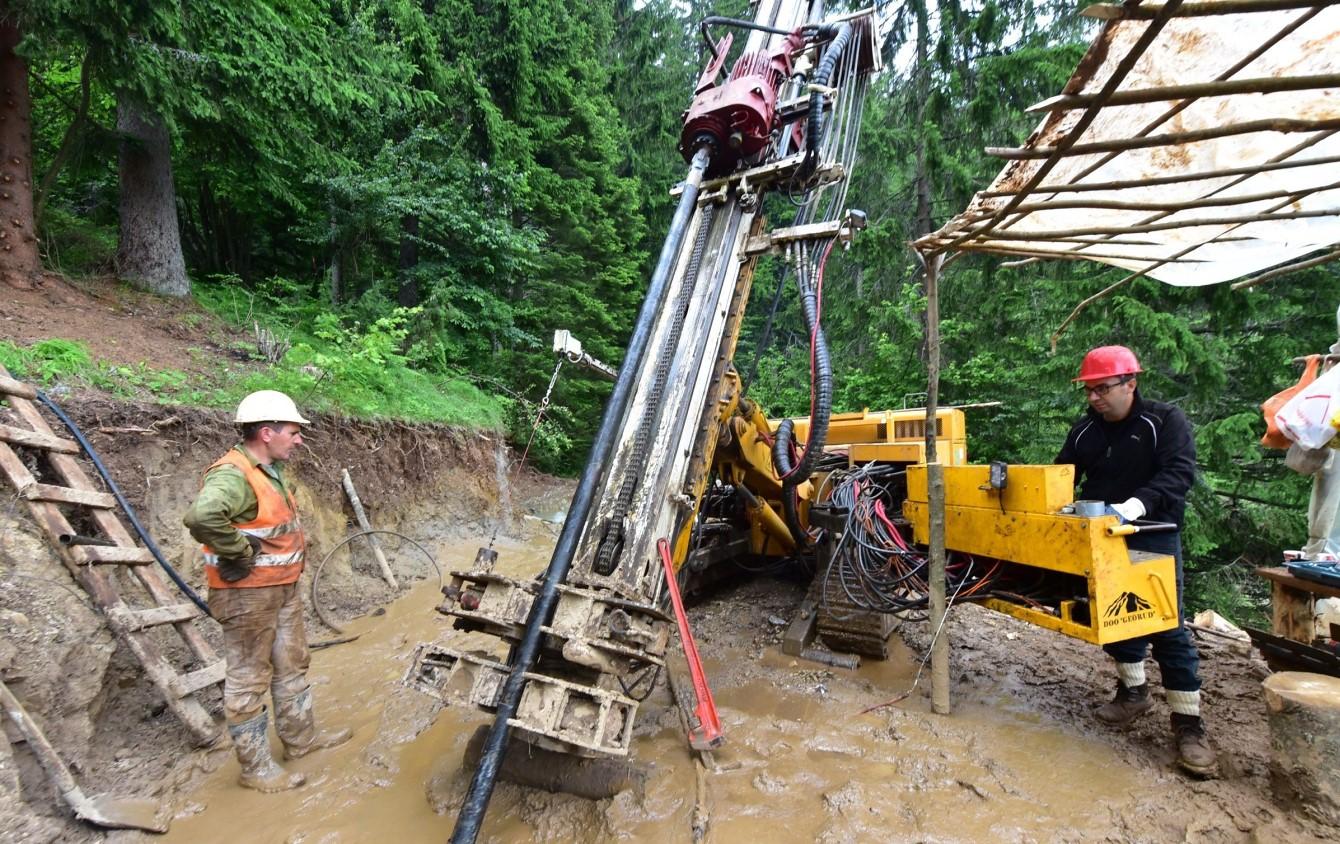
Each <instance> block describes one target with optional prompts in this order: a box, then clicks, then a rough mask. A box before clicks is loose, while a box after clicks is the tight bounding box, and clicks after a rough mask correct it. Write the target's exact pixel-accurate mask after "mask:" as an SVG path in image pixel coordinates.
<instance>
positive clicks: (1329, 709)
mask: <svg viewBox="0 0 1340 844" xmlns="http://www.w3.org/2000/svg"><path fill="white" fill-rule="evenodd" d="M1264 685H1265V694H1266V712H1267V715H1268V720H1269V722H1270V786H1271V790H1272V791H1274V792H1275V799H1276V800H1278V801H1279V802H1280V804H1281V805H1283V806H1284V807H1285V808H1287V809H1290V810H1298V809H1301V810H1302V812H1303V814H1305V815H1308V816H1310V817H1312V818H1313V819H1315V820H1318V821H1321V822H1322V823H1326V824H1330V825H1332V826H1337V827H1340V679H1336V678H1335V677H1326V676H1324V675H1321V674H1307V673H1304V672H1301V671H1281V672H1280V673H1278V674H1271V675H1270V676H1269V677H1267V678H1266V680H1265V684H1264Z"/></svg>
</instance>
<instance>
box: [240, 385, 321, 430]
mask: <svg viewBox="0 0 1340 844" xmlns="http://www.w3.org/2000/svg"><path fill="white" fill-rule="evenodd" d="M233 421H234V422H236V423H237V424H238V425H246V424H248V423H250V422H297V423H298V424H299V425H310V424H311V420H309V419H304V418H303V417H302V414H301V413H299V412H298V406H297V405H295V404H294V403H293V399H291V398H289V397H288V396H286V395H284V394H283V393H281V392H279V391H278V390H257V391H256V392H254V393H252V394H251V395H249V396H247V397H246V398H244V399H242V401H241V402H239V403H238V405H237V418H236V419H234V420H233Z"/></svg>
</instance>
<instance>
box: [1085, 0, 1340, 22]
mask: <svg viewBox="0 0 1340 844" xmlns="http://www.w3.org/2000/svg"><path fill="white" fill-rule="evenodd" d="M1321 5H1324V3H1323V0H1208V1H1207V2H1203V3H1185V4H1181V7H1180V8H1179V9H1178V10H1177V11H1176V12H1174V13H1173V14H1174V15H1175V16H1176V17H1179V18H1202V17H1211V16H1214V15H1241V14H1246V13H1248V12H1279V11H1286V10H1288V9H1311V8H1313V7H1316V6H1321ZM1163 6H1164V4H1162V3H1145V4H1142V5H1140V6H1131V5H1130V4H1129V3H1128V4H1125V5H1121V6H1118V5H1116V4H1115V3H1099V4H1096V5H1093V6H1089V7H1087V8H1086V9H1084V10H1083V11H1082V12H1080V15H1081V16H1083V17H1086V18H1095V19H1097V20H1103V21H1115V20H1126V21H1147V20H1152V19H1153V18H1155V17H1157V16H1158V15H1159V14H1161V13H1162V12H1163Z"/></svg>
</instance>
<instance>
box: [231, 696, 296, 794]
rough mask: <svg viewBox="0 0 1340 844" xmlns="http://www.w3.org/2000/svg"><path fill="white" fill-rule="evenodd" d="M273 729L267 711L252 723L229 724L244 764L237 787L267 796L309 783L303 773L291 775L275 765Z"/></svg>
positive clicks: (238, 759) (240, 760)
mask: <svg viewBox="0 0 1340 844" xmlns="http://www.w3.org/2000/svg"><path fill="white" fill-rule="evenodd" d="M269 726H270V722H269V719H268V718H267V717H266V714H265V713H264V712H262V713H261V714H260V715H257V716H256V717H255V718H252V719H251V720H250V721H245V722H243V723H241V724H229V725H228V733H229V735H231V736H232V737H233V750H234V751H235V752H236V753H237V761H238V762H241V763H242V775H241V776H239V777H238V778H237V784H238V785H240V786H242V787H243V788H254V789H256V790H257V791H262V792H265V793H266V794H272V793H274V792H276V791H288V790H289V789H290V788H297V787H298V786H300V785H302V784H303V783H305V782H307V777H305V776H303V775H302V774H298V773H289V772H288V771H285V770H284V769H283V768H281V767H279V765H278V764H276V763H275V760H274V757H272V756H271V755H270V739H269V735H268V733H269Z"/></svg>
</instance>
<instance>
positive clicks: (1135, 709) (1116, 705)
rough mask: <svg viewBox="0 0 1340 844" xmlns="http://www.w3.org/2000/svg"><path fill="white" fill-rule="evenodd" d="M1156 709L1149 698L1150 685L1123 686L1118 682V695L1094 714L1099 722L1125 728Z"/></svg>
mask: <svg viewBox="0 0 1340 844" xmlns="http://www.w3.org/2000/svg"><path fill="white" fill-rule="evenodd" d="M1153 708H1154V701H1153V700H1151V699H1150V697H1149V684H1148V683H1141V684H1140V685H1138V686H1123V685H1122V684H1121V681H1120V680H1118V681H1117V694H1116V696H1115V697H1113V698H1112V700H1110V701H1108V702H1107V703H1105V704H1103V705H1102V706H1100V707H1098V709H1097V710H1096V711H1095V712H1094V713H1093V714H1094V715H1095V716H1097V718H1098V720H1099V721H1102V722H1103V723H1104V724H1111V725H1112V726H1114V727H1124V726H1126V725H1127V724H1129V723H1131V722H1132V721H1134V720H1135V719H1136V718H1139V717H1140V716H1141V715H1144V714H1145V713H1146V712H1148V711H1149V710H1151V709H1153Z"/></svg>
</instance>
